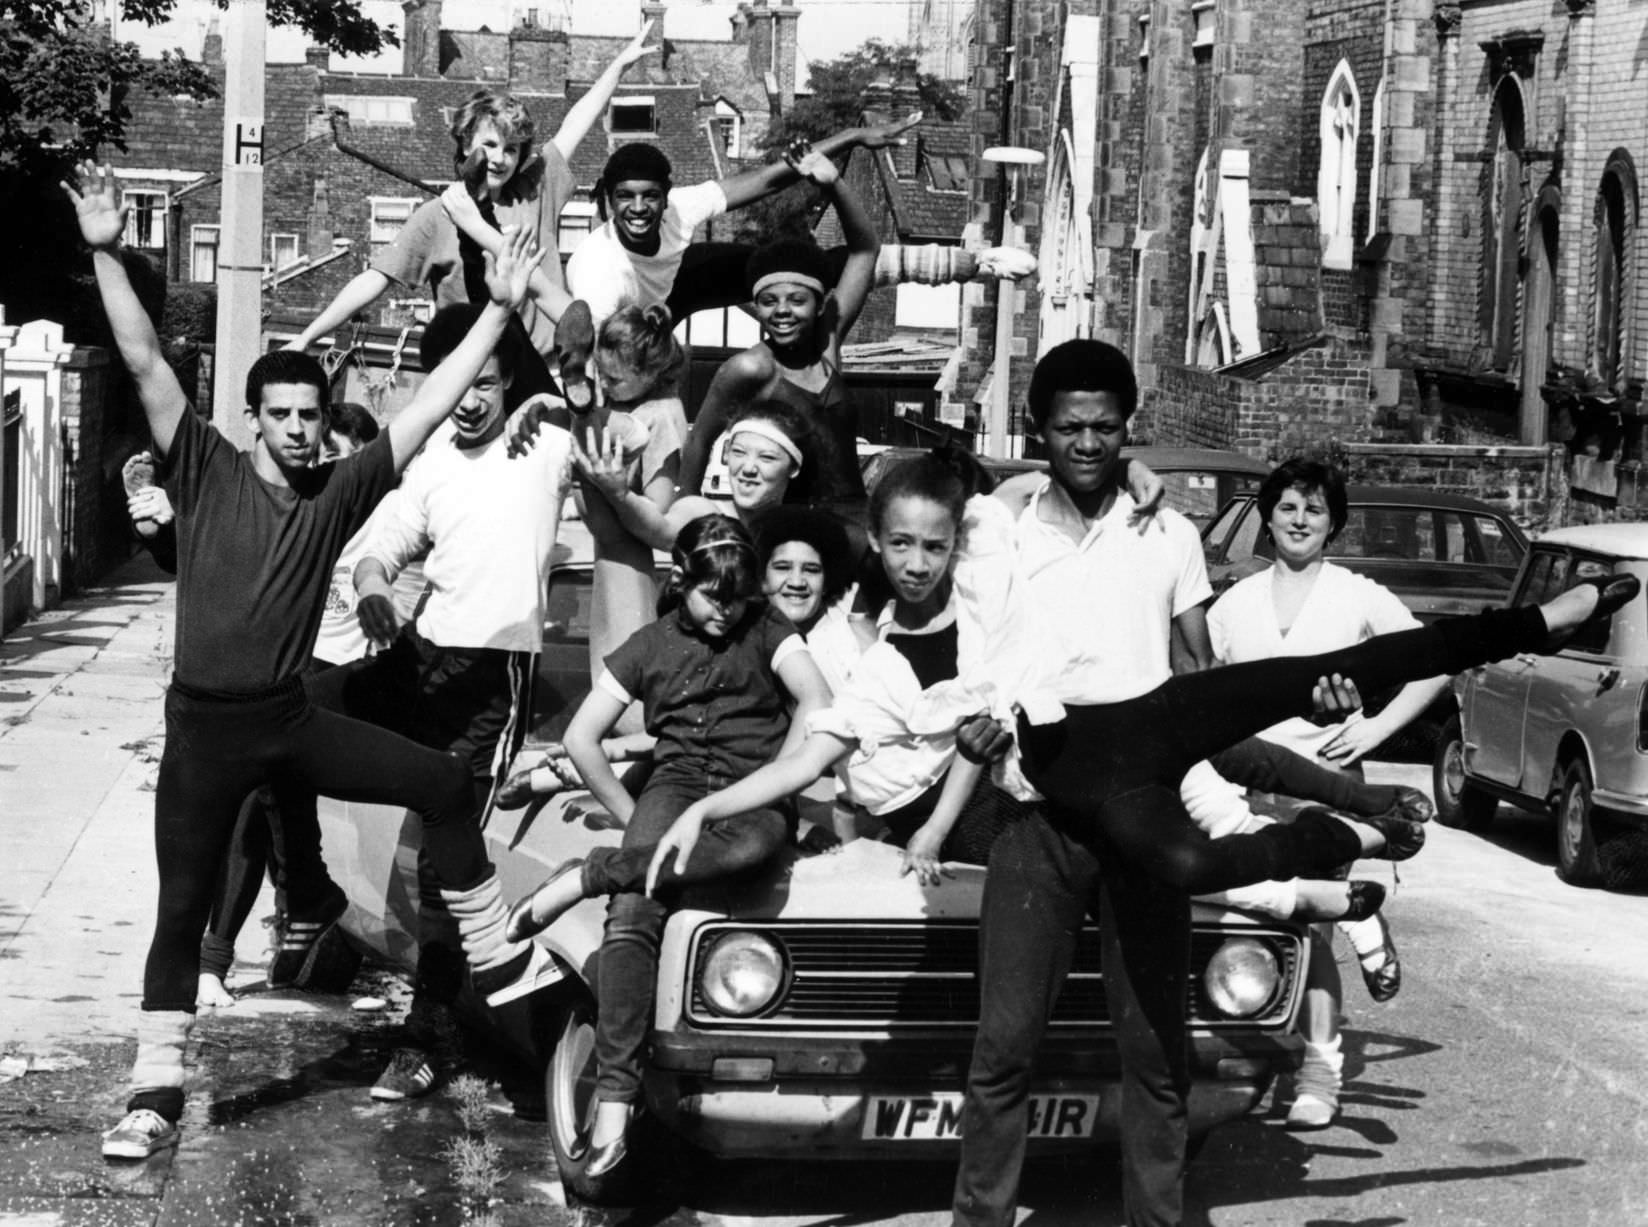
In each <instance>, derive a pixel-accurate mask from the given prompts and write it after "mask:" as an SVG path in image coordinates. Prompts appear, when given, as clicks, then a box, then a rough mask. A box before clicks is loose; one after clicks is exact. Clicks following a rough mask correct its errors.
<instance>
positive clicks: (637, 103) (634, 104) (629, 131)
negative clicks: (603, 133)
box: [607, 94, 658, 136]
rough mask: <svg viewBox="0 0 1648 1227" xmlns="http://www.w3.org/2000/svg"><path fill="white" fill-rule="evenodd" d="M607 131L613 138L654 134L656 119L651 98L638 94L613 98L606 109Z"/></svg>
mask: <svg viewBox="0 0 1648 1227" xmlns="http://www.w3.org/2000/svg"><path fill="white" fill-rule="evenodd" d="M607 131H609V132H611V133H612V134H613V135H615V136H618V135H623V136H650V135H652V134H654V133H656V132H657V131H658V117H657V113H656V109H655V108H654V106H653V100H652V98H651V97H650V96H642V95H639V94H628V95H625V96H624V97H621V98H614V99H613V100H612V104H611V105H610V106H609V107H608V108H607Z"/></svg>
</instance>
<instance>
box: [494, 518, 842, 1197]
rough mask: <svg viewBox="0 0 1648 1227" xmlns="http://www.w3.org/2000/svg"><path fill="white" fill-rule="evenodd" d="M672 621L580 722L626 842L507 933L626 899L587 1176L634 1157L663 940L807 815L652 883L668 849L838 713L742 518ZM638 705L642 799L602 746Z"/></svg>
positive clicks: (742, 821) (662, 617)
mask: <svg viewBox="0 0 1648 1227" xmlns="http://www.w3.org/2000/svg"><path fill="white" fill-rule="evenodd" d="M671 561H672V565H671V567H670V574H669V579H668V581H667V583H666V585H665V589H664V596H663V599H662V600H661V601H660V603H659V606H660V608H659V619H658V621H657V622H654V623H652V624H651V625H650V626H646V627H643V628H642V629H641V630H639V631H637V632H636V633H635V634H634V635H632V636H631V637H630V638H629V639H628V640H626V641H625V642H624V644H623V645H622V646H621V647H619V648H618V650H617V651H615V652H614V653H612V655H610V656H608V657H607V660H606V670H605V671H604V672H603V673H602V674H601V676H600V677H599V678H598V679H597V680H596V683H595V687H594V689H593V690H591V691H590V694H589V697H588V698H586V699H585V700H584V702H583V705H582V706H581V707H579V709H578V712H577V714H576V715H574V716H573V718H572V723H571V724H570V725H569V726H568V728H567V732H566V738H565V745H566V749H567V753H568V755H569V756H570V757H571V759H572V762H573V765H574V766H575V767H576V768H577V769H578V772H579V774H580V775H581V776H582V777H583V781H584V785H585V786H586V787H587V788H588V789H589V790H590V792H592V793H593V794H594V795H595V798H596V800H598V801H600V802H601V803H602V804H603V805H605V806H606V807H607V809H608V810H610V811H611V812H612V814H613V815H614V816H615V817H617V818H618V819H619V820H620V821H622V822H623V823H624V839H623V843H622V844H621V845H620V846H619V847H617V848H602V849H598V850H597V851H595V852H592V853H591V854H590V855H589V857H588V858H587V859H584V860H573V861H568V862H567V863H566V864H564V865H561V866H560V867H559V868H557V869H556V871H555V872H554V873H553V874H551V875H550V876H549V878H548V879H546V880H545V881H544V882H543V883H542V884H541V885H540V886H539V887H538V888H537V889H536V890H535V891H533V892H532V894H530V895H528V896H526V897H525V898H524V899H522V900H521V901H520V902H519V903H517V904H516V905H515V907H514V908H513V909H511V911H510V914H509V924H508V927H507V930H506V931H507V932H510V933H513V934H515V935H516V938H517V939H524V938H527V937H530V936H532V935H533V934H536V933H538V932H541V931H542V930H543V929H544V928H546V927H547V926H548V925H549V924H550V923H552V922H553V921H554V920H555V919H556V918H557V917H559V916H560V915H562V914H563V913H564V912H566V911H567V910H568V909H569V908H571V907H572V906H573V905H574V904H576V903H578V902H579V901H580V900H583V899H593V898H597V897H599V896H602V895H608V896H610V897H611V902H610V903H609V904H608V908H607V924H606V936H605V938H604V940H603V941H602V943H601V954H600V974H599V978H598V983H597V985H596V998H597V1002H598V1007H597V1008H598V1014H597V1020H596V1029H595V1046H596V1055H597V1058H598V1072H597V1075H596V1082H595V1119H594V1123H593V1126H592V1129H591V1134H590V1157H589V1160H588V1162H587V1164H586V1166H585V1170H584V1176H585V1178H586V1179H588V1180H597V1179H600V1178H601V1177H602V1176H604V1175H606V1174H607V1173H608V1172H610V1171H612V1170H613V1169H614V1168H616V1167H617V1166H618V1164H619V1163H620V1162H622V1160H623V1157H624V1154H625V1146H624V1136H625V1131H626V1130H627V1128H628V1125H629V1121H630V1117H631V1114H632V1111H633V1109H634V1105H635V1104H636V1103H637V1101H638V1100H639V1097H640V1091H641V1059H642V1053H643V1049H644V1047H645V1043H646V1033H647V1026H648V1021H649V1020H650V1019H651V1017H652V1009H653V996H654V992H655V989H656V982H657V976H658V945H659V942H660V940H661V939H662V937H663V932H664V922H665V921H666V919H667V918H668V916H669V911H670V904H671V903H672V902H673V901H674V900H675V899H676V898H677V897H678V895H679V892H680V888H682V887H684V886H688V885H693V884H697V883H703V882H710V881H716V880H720V879H725V878H727V877H731V876H733V875H738V874H743V873H747V872H749V871H750V870H753V869H757V868H759V867H760V866H762V865H763V864H765V863H766V862H767V861H768V860H770V859H771V858H772V857H773V855H774V854H776V853H777V852H778V850H779V849H780V848H782V847H784V846H785V845H786V844H787V843H789V842H790V840H791V838H792V837H793V835H794V830H793V828H794V818H793V811H791V810H790V808H789V807H788V806H780V805H777V804H769V805H764V806H752V807H750V808H749V809H748V810H746V811H743V812H740V813H737V814H728V815H727V816H726V817H725V819H724V820H723V821H721V822H719V823H716V824H715V825H714V826H712V827H711V828H710V829H708V830H706V831H705V832H704V839H703V841H702V843H701V845H700V846H699V848H698V849H697V853H696V855H694V856H693V857H692V858H691V861H690V863H689V862H688V860H687V858H686V857H682V858H680V860H679V861H678V862H677V864H676V865H675V867H674V868H673V869H672V870H671V871H670V872H667V873H664V874H661V875H658V876H657V880H656V881H655V882H652V883H649V882H648V880H647V868H648V866H649V865H650V864H651V863H652V860H653V850H654V846H655V845H656V843H657V841H658V838H659V837H660V836H661V835H662V834H663V833H664V832H665V831H666V830H668V829H669V828H670V825H671V824H672V823H673V822H674V821H675V819H676V817H677V815H679V814H680V813H681V811H682V810H683V809H685V808H686V807H687V806H688V805H689V804H691V803H692V802H693V801H696V800H698V799H699V798H700V797H703V796H706V795H708V794H709V793H711V792H714V791H715V790H716V789H718V788H721V787H724V786H725V785H727V784H729V783H731V782H732V781H733V780H736V779H738V778H740V777H742V776H745V775H748V774H749V773H750V772H752V771H754V770H756V768H758V767H759V766H761V764H763V763H765V762H767V761H768V760H769V759H771V758H772V757H773V756H774V755H776V754H779V753H781V752H782V751H784V750H786V749H788V748H789V745H790V743H791V741H792V740H795V738H794V736H793V735H792V734H791V731H790V730H791V724H790V719H789V716H788V714H787V712H788V706H789V703H790V702H791V701H792V700H793V701H794V703H795V716H796V719H795V722H794V729H795V730H799V729H800V728H802V727H803V726H804V724H805V721H806V718H807V716H808V715H809V714H810V713H811V712H813V711H814V710H816V709H818V708H821V707H823V706H825V705H826V704H828V703H829V689H828V687H826V686H825V684H824V679H823V677H822V676H821V675H820V674H819V672H818V668H817V666H816V665H814V664H813V660H812V657H811V656H810V655H809V654H808V652H807V649H806V644H805V643H803V642H802V639H801V636H800V635H799V634H798V633H797V632H796V629H795V627H794V625H792V624H791V622H790V621H789V619H788V618H786V617H784V615H783V614H781V613H779V612H778V611H777V610H775V609H773V608H772V607H771V606H769V605H768V604H767V603H766V602H765V601H763V600H760V599H759V593H760V590H761V568H760V565H759V563H758V562H757V559H756V553H755V545H754V543H753V542H752V541H751V539H750V535H749V532H748V530H746V529H745V528H744V526H743V525H742V524H740V523H739V522H738V521H737V520H734V519H732V518H730V517H728V516H720V515H712V516H705V517H703V518H701V519H697V520H694V521H692V522H691V523H690V524H688V525H687V526H686V527H685V528H683V529H682V530H681V534H680V536H679V537H678V538H677V539H676V542H675V547H674V549H673V551H672V555H671ZM636 699H639V700H640V702H641V707H642V712H643V717H644V720H645V724H646V730H647V732H648V733H650V734H652V736H653V737H655V738H656V739H657V744H656V746H655V747H654V750H653V762H654V768H653V771H652V774H651V775H650V776H649V777H648V779H647V783H646V786H645V787H644V788H643V789H642V791H641V795H640V796H639V797H637V798H631V797H630V795H629V794H628V793H627V792H626V791H625V790H624V787H623V785H622V784H621V783H620V782H619V780H618V777H617V776H616V775H615V774H614V773H613V770H612V767H611V765H610V764H608V762H607V760H606V758H605V756H604V755H603V754H602V753H601V738H602V737H604V736H605V735H606V734H607V733H608V732H609V731H610V730H611V729H612V727H613V725H614V724H616V723H617V721H618V717H619V716H620V715H622V714H623V711H624V709H625V708H626V707H628V706H629V705H630V703H631V702H632V701H634V700H636Z"/></svg>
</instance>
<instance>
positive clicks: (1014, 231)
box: [979, 145, 1047, 459]
mask: <svg viewBox="0 0 1648 1227" xmlns="http://www.w3.org/2000/svg"><path fill="white" fill-rule="evenodd" d="M979 156H980V157H982V158H983V159H984V160H985V161H986V162H989V163H991V164H992V165H995V166H999V167H1001V170H1002V176H1003V179H1004V182H1003V185H1002V209H1001V245H1002V246H1003V247H1017V246H1018V245H1019V242H1020V236H1019V205H1020V204H1021V197H1022V194H1023V192H1024V180H1025V172H1026V171H1028V170H1029V169H1030V168H1031V167H1033V166H1040V165H1041V164H1042V163H1043V162H1045V161H1047V158H1046V156H1045V155H1044V154H1040V153H1037V152H1036V151H1035V150H1034V149H1025V148H1023V147H1022V146H1019V145H992V146H991V147H990V148H989V149H986V150H985V151H984V152H983V153H982V154H980V155H979ZM1017 293H1018V291H1017V290H1016V289H1015V288H1014V286H1013V283H1012V282H1011V281H1006V280H1003V281H998V282H997V283H996V353H995V366H996V373H995V382H993V383H992V384H991V385H990V392H991V396H990V401H991V405H990V415H989V421H988V424H987V428H986V433H985V445H984V450H985V454H986V455H990V456H997V457H1001V458H1003V459H1006V458H1007V420H1008V416H1009V414H1011V412H1012V398H1011V396H1010V388H1009V386H1008V384H1009V380H1008V372H1009V370H1010V369H1011V367H1012V361H1013V300H1014V298H1015V297H1016V296H1017Z"/></svg>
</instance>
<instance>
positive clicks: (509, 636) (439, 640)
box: [368, 426, 572, 653]
mask: <svg viewBox="0 0 1648 1227" xmlns="http://www.w3.org/2000/svg"><path fill="white" fill-rule="evenodd" d="M571 440H572V437H571V436H570V435H569V434H568V433H567V432H566V431H564V430H562V429H560V428H559V427H554V426H545V427H543V428H541V430H540V432H539V435H538V440H537V443H536V444H535V445H534V447H533V448H532V450H531V451H529V452H528V453H527V454H526V455H524V456H520V457H517V458H511V457H510V456H509V454H508V447H509V431H508V430H506V431H505V432H504V433H503V434H502V435H500V436H499V437H498V438H496V439H494V440H493V441H492V442H490V443H488V444H486V445H485V446H483V447H478V448H459V447H457V446H455V445H454V444H453V443H452V442H451V441H450V440H447V441H443V442H440V443H433V444H431V445H430V446H429V447H427V448H426V449H425V450H424V451H423V453H422V454H421V455H419V456H418V458H417V459H416V460H414V461H413V462H412V464H411V465H410V466H408V468H407V470H406V475H405V476H404V477H403V478H402V479H401V499H400V502H399V504H398V505H397V506H396V508H395V510H394V514H392V515H387V516H385V517H384V518H383V520H382V521H381V522H380V523H378V524H377V525H376V526H375V529H374V532H373V534H372V538H371V540H370V542H369V544H368V552H369V553H370V554H371V555H372V556H373V557H375V558H377V559H379V560H380V561H381V562H382V563H383V564H384V565H385V566H386V567H388V568H389V571H390V574H392V575H393V574H395V573H397V572H398V571H399V570H400V569H401V567H402V566H404V565H405V564H406V563H407V562H408V561H410V560H411V559H413V558H415V557H417V556H418V555H419V554H420V553H423V552H424V551H425V550H427V551H428V558H427V559H426V560H425V561H424V576H425V578H426V579H427V580H428V582H429V599H428V601H427V602H426V603H425V605H424V609H423V612H422V613H421V614H420V615H419V616H418V632H419V633H420V634H422V635H423V636H424V637H425V638H426V639H428V640H429V641H430V642H431V643H434V644H437V645H438V646H440V647H444V648H501V649H504V650H506V651H513V652H530V653H536V652H537V651H538V648H539V644H540V642H541V640H542V638H543V625H544V591H545V580H546V578H547V576H548V572H549V563H550V554H551V552H552V551H553V550H554V548H555V537H556V534H557V532H558V531H559V529H560V522H561V503H562V500H563V499H564V498H565V497H566V493H567V489H568V486H569V483H570V479H571V470H570V460H571V454H572V446H571Z"/></svg>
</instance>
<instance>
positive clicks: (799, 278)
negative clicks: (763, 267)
mask: <svg viewBox="0 0 1648 1227" xmlns="http://www.w3.org/2000/svg"><path fill="white" fill-rule="evenodd" d="M780 282H789V283H790V284H792V285H804V286H806V287H807V288H808V289H809V290H811V291H812V292H813V293H814V294H817V295H818V296H819V297H820V298H823V297H824V283H823V282H822V281H820V280H819V279H818V278H817V277H812V276H809V275H808V274H806V273H803V272H798V271H797V270H795V269H782V270H780V271H779V272H776V273H763V274H762V275H761V276H759V277H757V278H756V279H755V284H754V285H752V286H751V287H750V297H751V298H754V297H755V296H756V295H757V294H759V293H761V291H762V290H764V289H766V288H767V287H768V286H770V285H777V284H779V283H780Z"/></svg>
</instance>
